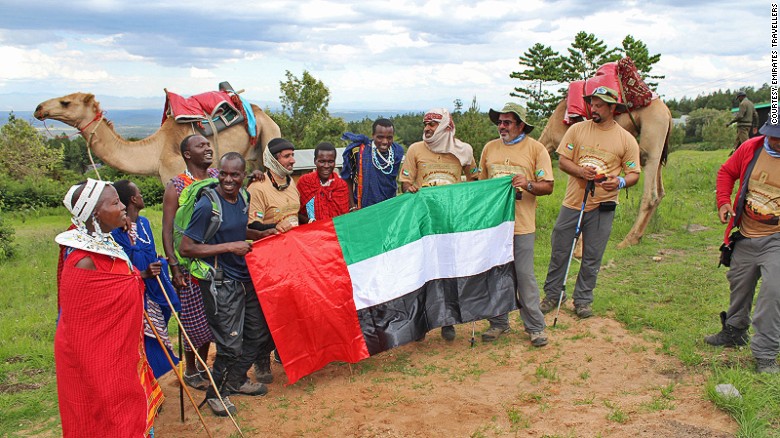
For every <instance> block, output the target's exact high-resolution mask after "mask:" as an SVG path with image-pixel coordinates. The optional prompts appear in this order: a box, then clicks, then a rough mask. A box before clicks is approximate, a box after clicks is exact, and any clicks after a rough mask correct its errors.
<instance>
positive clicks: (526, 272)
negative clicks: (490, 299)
mask: <svg viewBox="0 0 780 438" xmlns="http://www.w3.org/2000/svg"><path fill="white" fill-rule="evenodd" d="M535 236H536V234H535V233H531V234H521V235H515V239H514V253H515V275H516V276H517V297H518V300H519V301H520V318H522V319H523V325H524V326H525V331H527V332H529V333H532V332H540V331H542V330H544V327H545V326H544V315H543V314H542V311H541V310H539V286H538V285H537V284H536V275H535V274H534V238H535ZM488 321H489V322H490V326H491V327H498V328H508V327H509V314H508V313H505V314H503V315H498V316H495V317H493V318H488Z"/></svg>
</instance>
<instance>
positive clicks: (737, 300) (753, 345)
mask: <svg viewBox="0 0 780 438" xmlns="http://www.w3.org/2000/svg"><path fill="white" fill-rule="evenodd" d="M726 278H728V280H729V286H730V289H731V296H730V297H729V310H728V312H727V313H726V315H727V316H726V324H728V325H730V326H732V327H735V328H738V329H746V328H747V327H748V325H749V324H750V308H751V306H752V304H753V294H754V293H755V291H756V285H757V284H758V279H759V278H760V279H761V288H760V289H759V292H758V298H756V309H755V311H754V312H753V329H754V330H755V334H754V335H753V339H752V340H751V342H750V349H751V350H752V351H753V356H754V357H756V358H758V359H774V358H776V357H777V354H778V352H780V233H775V234H772V235H770V236H766V237H756V238H752V239H750V238H746V239H742V240H740V241H739V242H737V243H736V244H735V245H734V253H733V254H732V256H731V267H730V268H729V272H728V273H726Z"/></svg>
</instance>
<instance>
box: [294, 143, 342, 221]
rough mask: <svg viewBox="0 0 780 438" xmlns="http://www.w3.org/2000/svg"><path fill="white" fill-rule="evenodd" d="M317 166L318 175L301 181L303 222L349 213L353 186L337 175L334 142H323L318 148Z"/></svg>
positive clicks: (300, 215)
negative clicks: (350, 192)
mask: <svg viewBox="0 0 780 438" xmlns="http://www.w3.org/2000/svg"><path fill="white" fill-rule="evenodd" d="M314 166H315V167H316V170H315V171H314V172H311V173H307V174H306V175H303V176H301V177H300V178H299V179H298V193H299V194H300V200H301V201H300V202H301V208H300V210H299V211H298V218H299V220H300V221H301V222H302V223H309V222H313V221H315V220H323V219H331V218H334V217H336V216H338V215H341V214H344V213H346V212H348V211H349V187H347V183H346V181H344V180H343V179H341V178H339V177H337V176H336V175H335V174H334V173H333V170H334V169H335V168H336V147H335V146H333V144H332V143H328V142H322V143H320V144H318V145H317V147H315V148H314Z"/></svg>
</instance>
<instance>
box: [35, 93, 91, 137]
mask: <svg viewBox="0 0 780 438" xmlns="http://www.w3.org/2000/svg"><path fill="white" fill-rule="evenodd" d="M99 112H100V104H99V103H98V102H97V101H96V100H95V96H94V95H92V94H89V93H73V94H68V95H67V96H62V97H56V98H54V99H49V100H47V101H46V102H42V103H41V104H39V105H38V107H37V108H35V113H33V116H35V118H36V119H38V120H45V119H52V120H57V121H59V122H62V123H65V124H66V125H69V126H73V127H74V128H77V129H78V128H81V127H83V126H84V125H86V124H87V123H89V122H90V121H92V120H93V119H94V118H95V115H96V114H98V113H99Z"/></svg>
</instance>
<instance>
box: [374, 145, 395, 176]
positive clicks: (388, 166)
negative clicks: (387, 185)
mask: <svg viewBox="0 0 780 438" xmlns="http://www.w3.org/2000/svg"><path fill="white" fill-rule="evenodd" d="M394 158H395V157H394V154H393V146H392V145H390V149H388V151H387V158H385V156H384V155H382V154H381V153H380V152H379V151H378V150H377V148H376V144H374V142H371V162H372V163H373V164H374V167H376V168H377V169H378V170H379V171H380V172H382V173H384V174H385V175H390V174H391V173H393V165H395V160H394ZM380 160H381V161H380ZM382 161H384V163H382Z"/></svg>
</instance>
